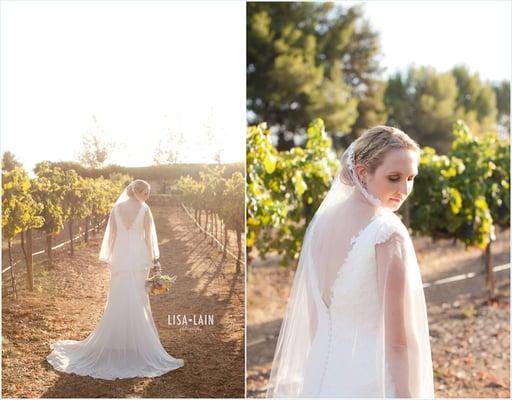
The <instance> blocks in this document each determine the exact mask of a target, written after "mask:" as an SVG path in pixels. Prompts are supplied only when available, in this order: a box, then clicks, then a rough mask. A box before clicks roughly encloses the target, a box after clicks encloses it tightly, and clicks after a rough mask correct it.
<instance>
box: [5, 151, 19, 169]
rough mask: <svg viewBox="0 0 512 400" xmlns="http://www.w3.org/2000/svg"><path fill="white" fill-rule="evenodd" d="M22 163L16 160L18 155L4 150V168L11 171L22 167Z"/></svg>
mask: <svg viewBox="0 0 512 400" xmlns="http://www.w3.org/2000/svg"><path fill="white" fill-rule="evenodd" d="M21 166H22V164H21V163H20V162H19V161H18V160H16V156H15V155H14V153H12V152H11V151H4V154H3V155H2V170H3V171H11V170H13V169H14V168H16V167H21Z"/></svg>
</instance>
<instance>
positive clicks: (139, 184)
mask: <svg viewBox="0 0 512 400" xmlns="http://www.w3.org/2000/svg"><path fill="white" fill-rule="evenodd" d="M150 189H151V186H150V185H149V183H148V182H146V181H144V180H142V179H136V180H134V181H133V182H132V183H130V184H129V185H128V186H127V187H126V194H127V195H128V197H133V196H134V195H135V192H137V193H141V192H143V191H144V190H147V192H148V193H149V191H150Z"/></svg>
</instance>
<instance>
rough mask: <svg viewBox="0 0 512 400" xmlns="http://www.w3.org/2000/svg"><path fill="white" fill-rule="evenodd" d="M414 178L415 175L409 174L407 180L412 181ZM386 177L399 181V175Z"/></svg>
mask: <svg viewBox="0 0 512 400" xmlns="http://www.w3.org/2000/svg"><path fill="white" fill-rule="evenodd" d="M414 178H416V175H411V176H410V177H408V178H407V180H408V181H414ZM388 179H389V181H391V182H399V181H400V177H399V176H397V175H393V176H389V177H388Z"/></svg>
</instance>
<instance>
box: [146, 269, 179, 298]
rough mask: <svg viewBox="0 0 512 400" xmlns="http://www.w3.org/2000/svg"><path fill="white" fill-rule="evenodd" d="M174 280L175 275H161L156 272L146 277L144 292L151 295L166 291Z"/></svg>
mask: <svg viewBox="0 0 512 400" xmlns="http://www.w3.org/2000/svg"><path fill="white" fill-rule="evenodd" d="M174 282H176V275H173V276H169V275H161V274H160V273H159V272H157V273H156V274H155V275H153V276H152V277H151V278H148V279H146V284H145V287H146V292H148V293H149V294H152V295H158V294H163V293H167V292H168V291H169V289H170V288H171V286H172V284H173V283H174Z"/></svg>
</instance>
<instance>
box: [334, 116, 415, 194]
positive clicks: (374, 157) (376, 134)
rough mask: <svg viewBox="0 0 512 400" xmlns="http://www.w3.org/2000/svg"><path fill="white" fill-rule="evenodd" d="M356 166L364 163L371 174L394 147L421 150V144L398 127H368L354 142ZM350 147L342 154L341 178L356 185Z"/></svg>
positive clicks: (346, 182) (346, 183)
mask: <svg viewBox="0 0 512 400" xmlns="http://www.w3.org/2000/svg"><path fill="white" fill-rule="evenodd" d="M353 148H354V166H355V165H356V164H362V165H364V166H365V167H366V169H367V171H368V172H369V173H370V174H373V173H374V172H375V170H376V169H377V167H378V166H379V165H381V164H382V162H383V161H384V156H385V155H386V153H387V152H388V151H389V150H392V149H406V150H414V151H417V152H419V151H420V146H419V145H418V143H416V142H415V141H414V140H413V139H411V138H410V136H409V135H407V134H406V133H404V132H403V131H401V130H400V129H398V128H393V127H391V126H386V125H377V126H374V127H373V128H370V129H368V130H367V131H366V132H365V133H363V134H362V135H361V136H360V137H358V138H357V139H356V140H355V141H354V143H353ZM348 153H349V151H348V148H347V149H346V150H345V151H344V152H343V155H342V156H341V172H340V180H341V182H342V183H344V184H345V185H349V186H354V181H353V179H352V174H351V173H350V170H349V167H348V166H349V159H348Z"/></svg>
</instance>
